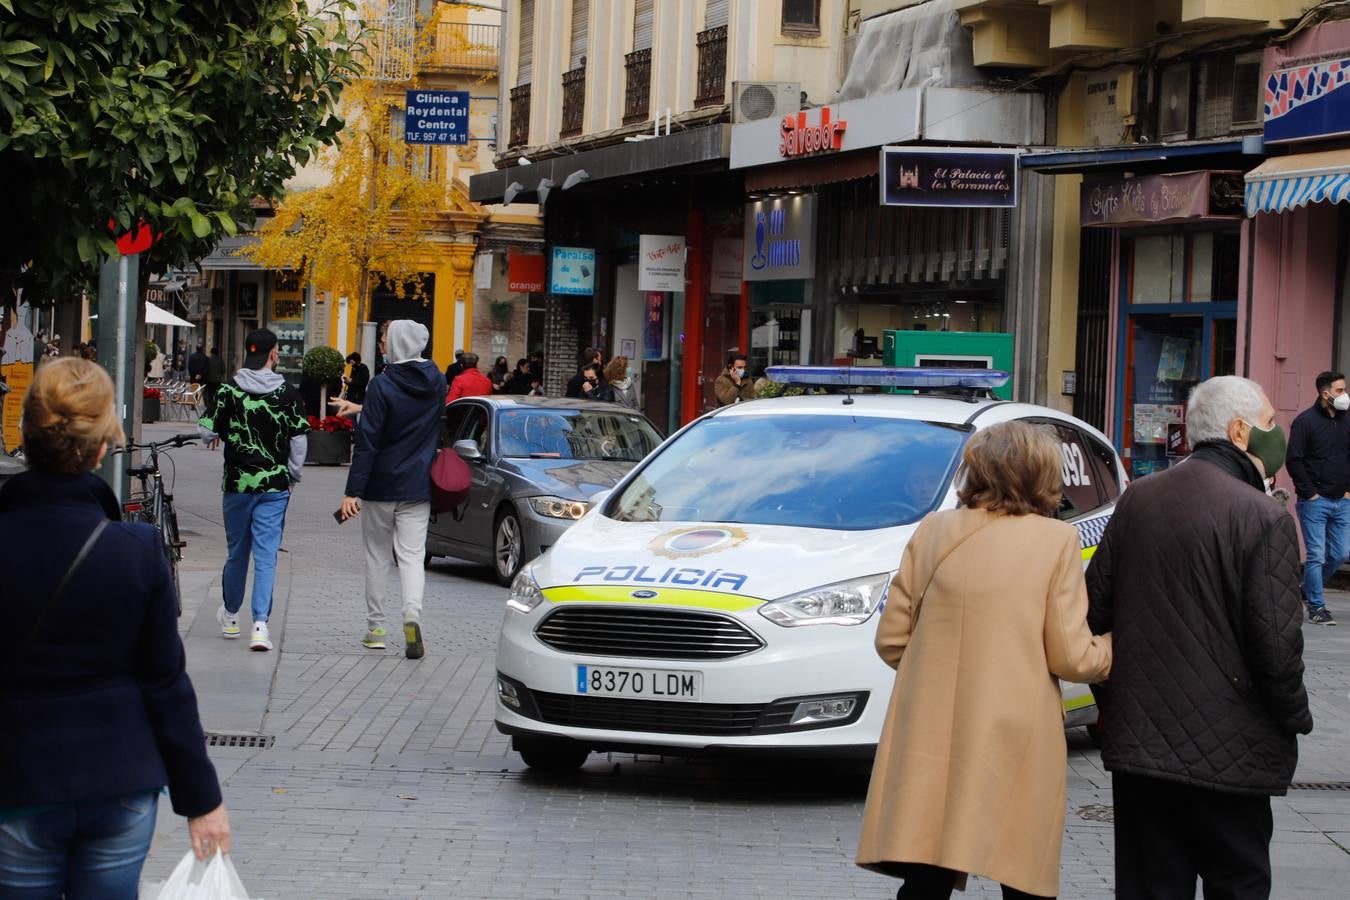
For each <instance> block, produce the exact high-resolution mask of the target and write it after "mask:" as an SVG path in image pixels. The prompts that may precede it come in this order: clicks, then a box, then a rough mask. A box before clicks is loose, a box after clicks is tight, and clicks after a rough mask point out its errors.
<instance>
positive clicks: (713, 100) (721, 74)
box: [694, 25, 727, 107]
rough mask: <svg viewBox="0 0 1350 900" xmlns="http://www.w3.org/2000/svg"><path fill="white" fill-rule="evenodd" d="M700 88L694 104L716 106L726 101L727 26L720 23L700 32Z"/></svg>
mask: <svg viewBox="0 0 1350 900" xmlns="http://www.w3.org/2000/svg"><path fill="white" fill-rule="evenodd" d="M696 43H697V45H698V90H697V92H696V93H695V95H694V106H696V107H698V106H716V105H717V104H719V103H725V102H726V93H727V26H725V25H719V26H718V27H716V28H708V29H706V30H704V31H700V32H699V33H698V37H697V40H696Z"/></svg>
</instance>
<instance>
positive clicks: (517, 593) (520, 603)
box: [506, 569, 544, 613]
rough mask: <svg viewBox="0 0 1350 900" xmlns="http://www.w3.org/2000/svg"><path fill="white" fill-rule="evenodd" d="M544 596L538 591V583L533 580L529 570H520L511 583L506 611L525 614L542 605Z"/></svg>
mask: <svg viewBox="0 0 1350 900" xmlns="http://www.w3.org/2000/svg"><path fill="white" fill-rule="evenodd" d="M543 600H544V594H543V592H542V591H540V590H539V582H537V581H535V580H534V576H533V575H531V574H530V570H529V569H521V570H520V571H519V572H517V573H516V580H515V581H513V582H511V596H510V597H508V598H506V607H507V609H514V610H515V611H516V612H518V613H527V612H530V611H531V610H532V609H534V608H535V607H536V606H538V605H539V604H540V603H542V602H543Z"/></svg>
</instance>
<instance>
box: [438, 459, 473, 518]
mask: <svg viewBox="0 0 1350 900" xmlns="http://www.w3.org/2000/svg"><path fill="white" fill-rule="evenodd" d="M470 483H471V477H470V475H469V464H468V463H466V462H465V461H464V460H463V459H461V458H460V455H459V454H458V453H456V452H455V450H454V448H453V447H446V448H444V449H442V450H438V451H436V458H435V459H434V460H432V463H431V511H432V512H433V513H443V512H450V511H451V510H453V509H455V508H456V507H458V506H460V505H461V504H463V503H464V501H465V500H468V499H469V484H470ZM456 518H459V517H458V516H456Z"/></svg>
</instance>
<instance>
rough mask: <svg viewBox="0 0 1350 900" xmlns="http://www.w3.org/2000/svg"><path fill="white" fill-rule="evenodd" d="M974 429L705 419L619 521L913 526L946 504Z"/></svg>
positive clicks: (840, 419) (805, 419)
mask: <svg viewBox="0 0 1350 900" xmlns="http://www.w3.org/2000/svg"><path fill="white" fill-rule="evenodd" d="M969 433H970V432H969V429H968V428H966V427H964V426H957V425H945V424H941V423H933V422H918V421H913V420H907V419H888V418H879V417H864V416H841V415H824V416H822V415H814V416H808V415H801V414H790V415H744V416H719V417H714V418H711V419H705V420H704V421H702V422H700V423H698V424H697V425H695V426H694V427H693V428H691V429H689V430H688V431H687V432H685V433H684V434H683V435H682V436H681V437H680V438H679V439H678V440H676V441H674V442H673V443H672V444H670V446H668V447H666V449H665V450H664V451H662V452H661V454H660V455H659V456H657V457H656V458H655V459H653V460H652V461H651V462H650V463H649V464H648V465H647V466H646V468H644V469H643V470H642V471H641V473H639V475H638V477H637V478H635V479H634V480H633V481H632V482H631V483H630V484H629V485H628V486H627V487H626V488H625V489H624V491H623V493H622V494H621V495H620V496H619V498H618V500H617V501H616V502H615V503H614V505H613V506H612V507H611V509H612V511H613V512H612V515H613V517H614V518H616V519H619V520H621V521H627V522H740V523H750V524H756V525H795V526H799V527H803V528H831V529H844V530H865V529H872V528H889V527H892V526H895V525H905V524H908V523H911V522H917V521H918V520H919V519H920V518H922V517H923V516H924V514H926V513H927V512H929V511H930V510H932V509H933V508H934V507H936V506H937V505H938V503H939V502H941V500H942V498H943V496H944V495H945V494H946V490H947V485H948V483H949V482H950V481H951V478H952V475H953V473H954V472H955V470H956V467H957V463H958V462H959V461H960V456H961V448H962V447H963V446H964V444H965V441H966V438H967V436H968V435H969Z"/></svg>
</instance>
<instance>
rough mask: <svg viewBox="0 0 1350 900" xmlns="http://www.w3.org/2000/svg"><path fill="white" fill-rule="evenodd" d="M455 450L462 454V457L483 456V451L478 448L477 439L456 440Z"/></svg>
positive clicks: (474, 457)
mask: <svg viewBox="0 0 1350 900" xmlns="http://www.w3.org/2000/svg"><path fill="white" fill-rule="evenodd" d="M454 450H455V452H456V453H458V454H459V455H460V458H461V459H468V460H473V459H482V458H483V451H482V450H479V449H478V442H477V441H471V440H463V441H455V446H454Z"/></svg>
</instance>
